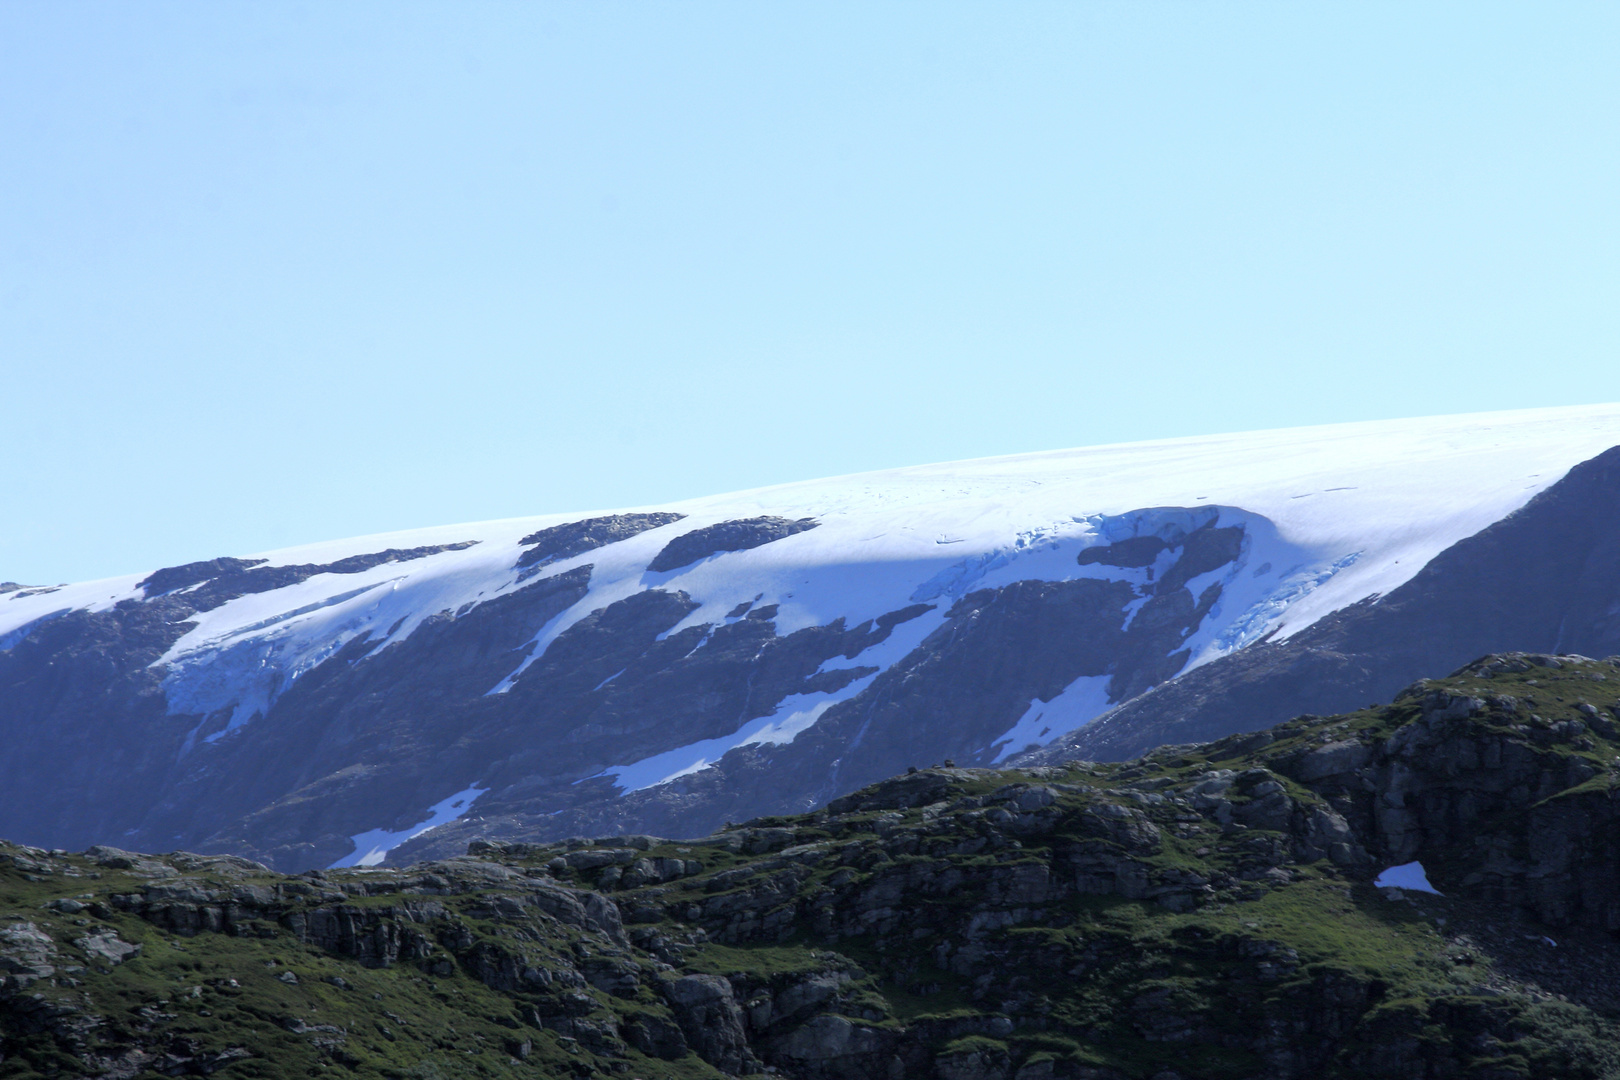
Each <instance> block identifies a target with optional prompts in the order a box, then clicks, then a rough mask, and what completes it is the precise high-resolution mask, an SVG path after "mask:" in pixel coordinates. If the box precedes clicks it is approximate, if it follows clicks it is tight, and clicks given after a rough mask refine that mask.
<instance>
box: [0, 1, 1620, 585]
mask: <svg viewBox="0 0 1620 1080" xmlns="http://www.w3.org/2000/svg"><path fill="white" fill-rule="evenodd" d="M1617 56H1620V5H1616V4H1614V3H1612V2H1606V3H1601V4H1590V5H1582V4H1573V3H1569V4H1564V3H1561V4H1533V3H1522V4H1488V3H1485V4H1482V3H1472V2H1471V3H1463V4H1414V3H1409V2H1403V3H1392V4H1370V3H1361V2H1357V3H1342V4H1321V3H1300V2H1289V3H1276V4H1254V3H1242V4H1239V3H1211V2H1205V3H1149V2H1141V0H1132V2H1130V3H1119V4H1098V3H1081V2H1066V3H1062V4H1053V5H1048V4H1039V3H1027V2H1026V3H1011V4H1009V3H1002V4H992V3H979V4H972V5H960V4H957V5H953V4H942V3H933V2H930V3H918V4H901V3H889V4H881V3H880V4H871V3H860V4H833V3H818V4H787V3H767V2H763V0H761V2H757V3H750V4H714V3H680V4H676V3H666V4H654V3H635V4H616V3H590V4H585V3H569V4H544V3H538V2H527V3H521V4H494V3H460V2H458V3H443V4H432V5H411V4H402V3H392V2H391V3H385V4H369V3H359V2H346V3H342V4H326V3H321V4H298V5H295V4H278V3H273V2H260V3H252V4H248V3H222V2H212V0H211V2H208V3H192V4H163V3H154V2H147V3H141V4H126V3H116V4H114V3H106V4H95V3H77V4H45V3H38V2H34V0H27V2H17V0H0V377H3V380H4V381H3V383H0V387H3V389H4V399H3V400H4V406H3V408H0V432H3V435H4V456H3V457H0V462H3V464H0V481H3V491H0V580H5V579H14V580H19V581H23V582H27V583H49V582H57V581H66V580H77V579H83V578H90V577H98V576H105V575H110V574H115V573H124V572H129V571H135V570H141V569H146V568H150V567H154V566H158V565H162V564H168V563H178V562H184V561H187V560H191V559H198V558H206V557H212V556H214V555H220V554H245V553H248V552H252V551H257V550H263V549H268V548H274V547H279V546H285V545H289V544H294V543H300V542H304V541H313V540H323V539H331V538H335V537H342V536H348V535H355V534H360V533H367V532H377V531H382V530H389V529H397V528H408V527H412V526H418V525H433V524H445V523H451V522H457V521H470V520H479V519H484V518H494V517H510V516H517V515H524V514H535V513H547V512H553V511H564V510H573V509H590V508H597V507H610V506H620V505H629V504H640V503H654V502H657V501H660V500H668V499H676V498H682V497H686V496H692V495H699V494H705V493H711V492H717V491H724V490H728V489H733V488H742V487H751V486H757V485H762V484H769V483H776V482H782V481H789V480H795V479H803V478H808V477H814V476H822V475H831V474H836V473H844V472H852V471H857V470H865V469H875V468H883V467H887V466H893V465H904V464H914V463H922V462H929V461H941V460H950V459H955V458H966V457H976V456H983V455H988V454H1002V453H1013V452H1018V451H1025V450H1041V449H1052V448H1057V447H1064V446H1076V445H1084V444H1088V443H1097V442H1114V441H1123V440H1131V439H1141V438H1155V437H1162V436H1173V435H1191V434H1201V433H1208V432H1214V431H1224V430H1241V429H1246V428H1256V427H1275V426H1284V425H1292V424H1310V423H1326V422H1332V421H1339V420H1356V419H1376V418H1385V417H1397V416H1412V415H1422V414H1427V413H1443V412H1463V411H1472V410H1480V409H1503V408H1516V407H1523V406H1535V405H1556V404H1576V403H1582V402H1594V401H1604V400H1612V399H1614V398H1617V397H1620V389H1617V386H1620V379H1617V378H1616V372H1617V371H1620V363H1617V355H1620V348H1617V346H1620V303H1617V296H1620V272H1617V271H1620V198H1617V197H1616V195H1617V192H1620V64H1617V63H1616V62H1615V58H1616V57H1617Z"/></svg>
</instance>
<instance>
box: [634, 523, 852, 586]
mask: <svg viewBox="0 0 1620 1080" xmlns="http://www.w3.org/2000/svg"><path fill="white" fill-rule="evenodd" d="M818 524H820V523H819V522H817V521H816V519H815V518H800V519H799V520H797V521H789V520H788V519H787V518H780V517H756V518H739V519H738V520H736V521H722V522H720V523H719V524H718V525H706V526H704V527H703V528H701V529H693V530H692V531H691V532H688V533H682V534H681V535H679V536H677V537H676V538H675V539H673V540H671V541H670V542H669V543H667V544H665V545H664V548H663V550H662V551H660V552H659V553H658V554H657V555H655V556H654V557H653V561H652V562H650V563H648V564H647V569H648V570H650V571H652V572H653V573H655V574H662V573H665V572H667V571H670V570H679V569H680V568H681V567H683V566H690V565H691V564H692V563H695V562H697V561H698V560H699V559H707V558H708V557H709V556H711V555H719V554H722V553H724V552H728V551H748V550H749V549H751V548H757V547H763V546H764V545H766V544H769V543H771V542H772V541H775V540H783V539H786V538H787V537H789V536H792V535H794V534H795V533H802V532H806V531H808V530H810V529H813V528H815V527H816V526H817V525H818Z"/></svg>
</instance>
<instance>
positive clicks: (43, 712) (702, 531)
mask: <svg viewBox="0 0 1620 1080" xmlns="http://www.w3.org/2000/svg"><path fill="white" fill-rule="evenodd" d="M1616 443H1620V407H1617V406H1601V407H1588V408H1581V409H1564V410H1532V411H1527V412H1523V413H1516V414H1492V415H1486V416H1474V417H1440V418H1428V419H1423V420H1418V421H1400V422H1383V423H1378V424H1361V425H1339V426H1335V427H1330V428H1324V429H1317V430H1314V431H1311V430H1304V431H1302V430H1291V431H1281V432H1260V433H1249V434H1245V435H1234V436H1219V437H1210V438H1203V439H1184V440H1171V441H1161V442H1156V443H1147V444H1137V445H1131V446H1124V447H1118V446H1116V447H1101V448H1090V449H1085V450H1078V451H1066V452H1056V453H1050V454H1039V455H1024V456H1021V457H1015V458H1001V459H991V460H989V461H984V462H969V463H956V464H954V465H945V466H932V467H921V468H915V469H908V470H895V471H891V472H888V473H882V474H865V475H862V476H857V477H848V478H837V479H834V480H831V481H818V482H813V483H805V484H797V485H783V486H781V487H778V488H771V489H762V490H761V491H756V492H750V493H740V494H736V495H731V496H717V497H714V498H712V499H707V500H693V501H689V502H686V503H680V504H672V505H671V506H668V507H664V508H650V509H645V510H642V511H636V512H635V513H621V514H618V515H613V514H607V515H597V516H594V517H573V518H569V517H564V516H558V517H552V518H545V519H525V520H521V521H509V522H498V523H487V524H486V525H484V526H477V527H473V526H455V527H449V528H442V529H431V530H422V531H418V532H414V533H408V534H390V535H389V536H386V537H377V538H369V539H362V540H355V541H343V542H337V543H333V544H328V545H314V546H306V547H303V548H297V549H289V550H288V551H285V552H279V553H270V554H268V555H264V556H254V557H252V558H251V559H234V558H232V559H219V560H211V561H205V562H203V563H193V564H186V565H185V566H182V567H175V568H168V569H166V570H162V571H158V572H157V573H156V574H142V575H132V576H130V577H128V578H126V579H117V580H115V581H111V582H101V583H86V584H83V585H77V586H68V587H62V588H53V589H49V590H18V591H13V592H11V593H8V594H0V740H5V742H6V744H7V745H9V746H12V747H14V748H15V750H14V752H13V753H12V754H11V755H10V756H9V757H8V758H7V759H6V760H5V761H0V781H3V783H0V831H3V832H10V833H11V834H12V835H15V836H20V837H22V838H24V839H30V840H34V841H38V842H41V843H42V844H49V845H51V846H60V845H67V846H74V847H78V846H82V845H85V844H89V843H91V842H109V841H110V842H116V843H120V844H128V845H134V846H147V847H166V846H179V845H183V846H187V847H194V848H199V849H203V850H211V851H233V852H238V853H244V854H250V855H252V856H254V857H256V858H259V859H263V860H265V861H267V862H269V863H271V864H273V865H276V866H278V867H281V868H283V869H299V868H303V867H308V866H330V865H333V864H335V863H340V862H343V861H345V860H354V859H360V858H370V857H372V855H373V854H374V852H375V851H377V850H381V851H384V852H385V854H384V855H383V856H381V857H384V858H391V857H395V856H389V855H387V854H386V852H388V851H393V850H395V849H396V848H397V849H398V855H397V857H399V858H418V857H423V856H425V855H426V854H428V853H429V849H428V847H425V846H424V845H429V846H431V845H432V844H434V843H438V844H440V845H441V849H442V850H449V849H453V848H456V847H458V846H459V845H461V844H464V843H465V842H466V841H467V840H470V839H473V838H476V837H477V836H480V835H486V834H488V833H489V831H490V830H496V829H504V830H507V831H508V832H509V834H510V835H513V836H517V835H526V836H530V837H531V838H534V837H536V836H537V835H538V834H540V833H545V832H546V831H547V830H551V834H552V835H565V834H566V833H567V832H569V831H572V832H593V831H594V832H607V831H615V830H618V831H659V832H671V833H687V834H694V835H695V834H697V833H702V832H706V831H708V830H710V829H712V828H715V827H718V826H719V825H720V824H721V823H722V822H723V821H724V820H725V819H727V818H732V819H737V818H746V817H751V816H757V815H758V814H760V813H765V812H788V811H794V810H803V809H809V808H810V807H812V806H814V805H816V804H817V803H819V802H825V801H826V800H827V799H830V798H834V797H837V796H839V795H841V794H843V793H845V792H846V791H848V790H850V789H852V788H853V787H858V786H860V785H861V784H863V783H866V782H868V781H871V780H875V779H877V778H879V777H881V776H883V775H887V774H889V773H892V772H894V771H896V770H898V769H903V768H904V767H906V766H908V765H914V764H915V765H926V764H929V763H931V762H937V761H940V760H943V759H945V758H947V757H950V758H953V759H955V760H960V761H963V762H964V763H971V764H991V763H994V762H996V761H1001V760H1006V759H1007V758H1008V757H1010V756H1011V755H1013V754H1015V753H1017V752H1018V751H1020V750H1023V749H1025V748H1026V747H1028V746H1030V745H1037V746H1038V745H1041V744H1044V743H1050V742H1051V741H1052V740H1054V739H1057V738H1060V737H1062V736H1063V735H1064V733H1065V732H1067V731H1070V730H1073V729H1075V728H1077V727H1081V726H1082V725H1084V724H1085V723H1086V722H1087V721H1089V720H1091V719H1092V718H1093V717H1094V716H1095V715H1097V714H1099V713H1102V712H1104V711H1106V710H1107V709H1108V708H1109V707H1110V706H1111V705H1117V704H1119V703H1120V702H1121V701H1123V700H1124V699H1126V698H1132V697H1136V696H1138V695H1140V694H1141V693H1142V692H1143V691H1146V690H1149V689H1150V688H1151V687H1154V686H1159V685H1161V684H1164V683H1166V681H1167V680H1171V681H1175V680H1184V679H1187V678H1189V675H1191V676H1196V675H1197V674H1198V673H1199V672H1200V671H1203V670H1206V669H1207V668H1211V667H1214V666H1215V665H1218V664H1220V663H1222V658H1223V657H1227V658H1230V656H1232V655H1242V654H1244V653H1245V652H1246V650H1248V649H1250V648H1252V647H1253V645H1254V643H1255V642H1257V641H1260V640H1262V639H1263V638H1265V637H1266V636H1267V635H1268V634H1269V635H1271V640H1272V641H1274V642H1275V641H1276V640H1278V639H1286V638H1289V637H1291V636H1293V635H1297V634H1299V633H1302V632H1308V629H1309V628H1310V627H1311V626H1313V625H1315V624H1317V623H1318V622H1319V621H1320V620H1321V619H1322V618H1323V617H1324V616H1327V615H1331V613H1332V612H1335V611H1340V610H1343V609H1345V608H1346V607H1347V605H1352V604H1354V603H1356V602H1358V601H1362V600H1365V599H1366V598H1367V597H1368V596H1370V595H1372V594H1374V593H1378V592H1383V593H1385V594H1391V593H1392V592H1393V591H1394V590H1397V589H1399V588H1401V587H1402V586H1403V585H1404V584H1405V583H1406V582H1407V581H1409V580H1410V579H1411V577H1412V575H1413V574H1415V573H1417V571H1418V570H1419V569H1421V567H1422V565H1424V564H1426V563H1427V562H1428V561H1429V560H1430V558H1431V557H1432V556H1433V555H1435V554H1437V553H1439V552H1441V551H1444V550H1446V549H1447V548H1449V547H1451V546H1452V545H1454V544H1456V543H1457V542H1458V541H1460V540H1462V539H1464V538H1465V537H1467V536H1470V535H1472V534H1474V533H1476V532H1478V531H1479V530H1480V529H1482V528H1485V527H1486V526H1489V525H1490V524H1491V523H1492V522H1495V521H1497V520H1500V519H1501V518H1503V517H1506V516H1507V515H1509V514H1510V513H1511V512H1512V511H1514V510H1516V509H1518V508H1520V507H1522V506H1524V505H1525V503H1526V502H1528V501H1529V500H1530V499H1531V498H1532V497H1533V496H1535V495H1536V494H1537V493H1538V492H1542V491H1545V490H1547V489H1548V488H1550V487H1552V486H1553V485H1554V484H1555V483H1556V482H1558V481H1559V478H1560V477H1561V476H1562V475H1563V474H1564V472H1565V471H1566V470H1568V469H1569V468H1570V467H1571V466H1573V465H1575V464H1576V463H1577V462H1579V461H1581V460H1583V459H1585V458H1589V457H1592V456H1594V455H1595V454H1597V453H1599V452H1601V451H1602V450H1603V449H1606V448H1607V447H1608V446H1611V445H1614V444H1616ZM637 515H640V516H637ZM649 515H650V516H649ZM812 525H813V527H811V526H812ZM559 530H560V531H559ZM475 534H476V535H475ZM672 545H673V546H674V548H675V549H676V550H677V551H678V552H679V553H680V554H679V558H678V560H677V556H676V555H670V556H668V557H667V561H661V560H663V559H665V557H664V556H663V555H662V554H661V553H663V552H666V551H670V550H671V547H672ZM684 548H690V549H691V550H690V551H685V550H684ZM689 555H690V556H691V557H690V558H688V556H689ZM261 559H262V561H257V560H261ZM143 583H144V584H143ZM148 589H150V592H151V594H150V595H148ZM1502 644H1503V645H1504V646H1506V645H1509V644H1513V642H1503V643H1502ZM1461 659H1464V657H1457V658H1455V659H1454V660H1453V661H1452V662H1459V661H1460V660H1461ZM1441 666H1449V664H1447V665H1441ZM969 672H971V673H973V674H972V675H971V676H969V674H968V673H969ZM1149 697H1151V694H1150V695H1149ZM1252 722H1258V721H1252ZM458 800H459V802H460V806H459V812H460V813H461V815H462V816H461V818H460V819H459V820H458V821H456V822H452V823H448V824H439V827H438V828H437V829H435V830H434V831H433V833H432V834H430V835H427V836H417V835H416V834H417V833H419V832H420V831H421V829H422V828H423V827H424V822H429V821H432V822H435V823H438V822H439V819H440V815H439V814H438V812H437V811H436V810H435V809H434V808H437V807H440V806H441V805H447V806H448V805H449V804H452V803H455V802H457V801H458ZM451 808H452V809H456V807H451ZM447 812H448V811H447ZM638 815H639V816H638ZM362 837H364V838H366V839H365V844H366V849H365V850H361V839H360V838H362ZM385 840H387V841H388V843H387V844H385V843H384V841H385ZM446 845H447V846H446Z"/></svg>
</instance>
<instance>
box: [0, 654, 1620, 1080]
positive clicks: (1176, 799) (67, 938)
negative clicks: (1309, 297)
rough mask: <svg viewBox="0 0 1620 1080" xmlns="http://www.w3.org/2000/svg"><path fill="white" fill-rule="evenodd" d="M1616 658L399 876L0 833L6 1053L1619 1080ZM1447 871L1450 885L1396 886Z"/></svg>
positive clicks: (513, 1067) (638, 1072)
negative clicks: (697, 829) (1201, 738)
mask: <svg viewBox="0 0 1620 1080" xmlns="http://www.w3.org/2000/svg"><path fill="white" fill-rule="evenodd" d="M1617 825H1620V662H1617V661H1616V660H1608V661H1597V660H1590V659H1587V658H1585V657H1579V656H1569V655H1564V656H1550V655H1533V654H1509V655H1502V656H1491V657H1486V658H1484V659H1483V660H1481V661H1479V662H1477V663H1475V664H1471V665H1469V666H1468V667H1466V668H1464V669H1463V670H1460V671H1458V672H1456V673H1455V674H1454V675H1452V676H1450V677H1448V678H1445V679H1439V680H1433V681H1426V682H1420V683H1417V684H1414V685H1413V686H1411V687H1408V688H1407V689H1406V690H1405V691H1404V692H1402V693H1401V694H1399V695H1398V696H1397V697H1396V699H1395V700H1394V702H1393V703H1391V704H1389V705H1384V706H1379V707H1376V708H1368V709H1361V710H1357V711H1355V712H1352V713H1348V714H1345V715H1339V716H1332V717H1325V718H1323V717H1300V718H1296V719H1294V720H1292V721H1289V722H1287V723H1285V724H1282V725H1279V726H1278V727H1275V728H1272V729H1268V730H1266V731H1264V732H1260V733H1256V734H1250V735H1238V736H1231V737H1228V738H1225V739H1223V740H1219V741H1217V742H1214V743H1210V744H1203V745H1198V746H1180V747H1173V748H1164V749H1161V750H1157V751H1155V752H1153V753H1151V754H1149V755H1147V756H1145V757H1142V758H1139V759H1135V760H1132V761H1129V762H1124V763H1119V764H1099V763H1094V762H1071V763H1069V764H1067V765H1065V766H1063V767H1034V768H1018V769H1007V770H996V769H977V768H975V769H969V768H928V769H922V770H918V771H914V772H911V773H907V774H903V775H900V776H897V777H892V778H889V779H887V780H884V781H882V782H880V783H878V784H875V785H872V786H869V787H865V788H863V789H861V790H859V791H856V792H853V793H851V794H848V795H845V796H842V797H840V798H838V799H836V800H833V801H832V802H831V803H830V804H829V805H828V806H826V807H825V808H824V809H822V810H819V811H817V812H815V813H812V814H806V815H797V816H788V817H773V818H767V819H759V820H755V821H750V822H748V823H746V824H744V825H741V826H734V827H730V828H727V829H725V830H722V831H720V832H718V833H716V834H714V835H712V836H707V837H701V838H697V839H693V840H688V841H671V840H666V839H661V838H658V837H653V836H646V835H623V836H611V837H601V838H596V839H583V838H575V839H570V840H565V841H559V842H555V843H548V844H521V843H502V842H478V843H475V844H474V845H472V849H471V851H470V852H469V854H467V855H464V856H457V857H452V858H446V859H442V860H436V861H433V862H427V863H422V864H418V865H415V866H410V867H406V868H389V869H373V870H356V871H326V872H321V871H311V872H309V873H306V874H301V875H298V876H296V877H289V876H284V875H280V874H276V873H273V872H271V871H269V870H268V869H266V868H265V867H263V866H261V865H259V864H257V863H254V862H251V861H249V860H246V859H241V858H236V857H231V856H204V855H196V854H190V853H186V852H177V853H173V854H169V855H162V856H153V855H143V854H138V853H135V852H131V851H127V850H120V849H117V848H112V847H106V846H98V847H93V848H91V849H89V850H87V851H85V852H83V853H82V854H78V855H73V854H69V853H68V852H66V851H62V850H56V851H48V850H45V849H42V848H37V847H24V846H19V845H13V844H4V843H0V1070H4V1074H5V1075H14V1076H19V1077H25V1076H44V1075H61V1076H92V1075H94V1076H110V1077H123V1078H126V1080H134V1078H136V1077H139V1076H150V1075H176V1076H178V1075H217V1076H221V1077H226V1078H229V1077H241V1078H246V1077H250V1076H251V1077H267V1078H280V1077H294V1076H306V1075H309V1074H310V1073H312V1072H315V1073H319V1072H320V1071H322V1070H324V1069H342V1070H345V1071H346V1072H348V1073H351V1074H353V1075H357V1076H361V1077H384V1076H412V1075H414V1076H423V1077H430V1076H435V1075H442V1076H454V1075H472V1074H476V1075H481V1076H490V1077H497V1078H505V1077H518V1076H530V1075H535V1074H536V1073H538V1074H540V1075H548V1076H570V1077H577V1078H580V1080H584V1078H587V1077H590V1076H610V1075H612V1076H619V1075H622V1076H659V1075H678V1076H685V1077H690V1078H692V1080H705V1078H713V1080H719V1078H721V1077H724V1076H743V1075H756V1074H761V1073H767V1072H768V1073H773V1074H775V1075H779V1076H785V1077H789V1078H793V1080H799V1078H803V1080H874V1078H882V1080H1167V1078H1168V1077H1176V1078H1177V1080H1312V1078H1318V1077H1321V1078H1327V1080H1352V1078H1354V1080H1408V1078H1411V1077H1423V1078H1425V1080H1464V1078H1474V1080H1479V1078H1486V1077H1488V1078H1490V1080H1539V1078H1543V1077H1554V1076H1556V1077H1558V1078H1560V1080H1603V1078H1606V1077H1609V1076H1612V1075H1613V1071H1614V1069H1615V1068H1616V1067H1617V1066H1620V1052H1617V1051H1616V1046H1617V1045H1620V1024H1617V1023H1616V1021H1615V1019H1614V1017H1615V1016H1616V1015H1617V1014H1620V976H1617V975H1616V972H1617V971H1620V945H1617V944H1616V939H1615V937H1614V933H1615V931H1616V930H1620V901H1617V899H1616V898H1617V897H1620V844H1617V842H1616V836H1617V835H1620V831H1617V828H1616V826H1617ZM1416 860H1420V861H1421V869H1422V870H1425V871H1426V872H1427V878H1428V881H1429V883H1431V885H1432V887H1433V888H1434V889H1437V890H1438V893H1435V892H1424V891H1410V890H1409V889H1402V888H1396V887H1387V886H1385V887H1380V886H1379V885H1377V884H1376V880H1377V879H1378V878H1379V876H1380V874H1381V873H1382V872H1383V871H1384V869H1385V868H1386V867H1389V866H1390V865H1391V864H1399V863H1407V862H1409V861H1416Z"/></svg>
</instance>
